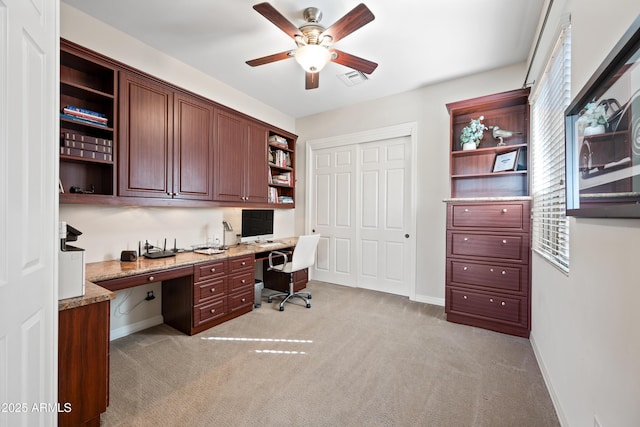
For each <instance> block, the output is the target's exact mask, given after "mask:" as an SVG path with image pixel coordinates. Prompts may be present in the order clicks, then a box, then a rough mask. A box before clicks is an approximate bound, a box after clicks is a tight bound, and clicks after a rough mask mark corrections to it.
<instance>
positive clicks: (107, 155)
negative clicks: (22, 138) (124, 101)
mask: <svg viewBox="0 0 640 427" xmlns="http://www.w3.org/2000/svg"><path fill="white" fill-rule="evenodd" d="M117 84H118V83H117V70H116V68H115V66H114V65H113V64H112V63H110V62H108V61H106V60H103V59H101V58H99V57H96V56H94V55H93V54H92V52H91V51H88V50H86V49H84V48H82V47H80V46H78V45H75V44H73V43H70V42H67V41H64V40H62V41H61V42H60V183H61V186H62V188H63V189H64V193H62V194H60V199H61V201H81V200H88V201H90V202H91V201H93V202H97V203H99V202H100V198H101V197H102V198H104V196H110V197H112V196H114V195H115V190H116V175H115V171H114V164H115V161H116V153H117V150H116V147H117V141H116V135H115V133H114V129H116V128H117V115H116V108H117V102H118V101H117V97H118V94H117V87H118V86H117ZM70 109H71V110H70ZM87 112H91V113H95V114H88V113H87ZM83 117H89V119H86V118H83Z"/></svg>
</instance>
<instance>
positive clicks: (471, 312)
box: [445, 89, 531, 337]
mask: <svg viewBox="0 0 640 427" xmlns="http://www.w3.org/2000/svg"><path fill="white" fill-rule="evenodd" d="M527 97H528V89H522V90H516V91H511V92H505V93H500V94H496V95H489V96H486V97H482V98H476V99H472V100H467V101H461V102H456V103H451V104H447V108H448V109H449V112H450V114H451V141H450V144H451V145H450V146H451V164H450V166H451V169H450V170H451V199H449V200H447V230H446V238H447V241H446V251H447V252H446V257H447V258H446V289H445V311H446V313H447V320H449V321H452V322H457V323H463V324H467V325H472V326H478V327H482V328H486V329H491V330H495V331H498V332H503V333H508V334H513V335H518V336H524V337H528V336H529V331H530V329H531V319H530V316H531V314H530V313H531V308H530V307H531V303H530V299H529V296H530V283H531V279H530V277H531V275H530V268H529V266H530V260H531V230H530V228H531V218H530V216H531V207H530V200H529V197H528V194H529V178H528V169H529V168H528V161H527V148H528V122H529V109H528V100H527ZM479 116H484V123H485V125H486V126H488V127H490V129H489V130H487V131H485V136H484V139H483V140H482V141H481V143H480V146H479V148H478V149H476V150H462V147H461V145H460V141H459V135H460V133H461V131H462V128H463V127H464V126H466V125H467V124H468V123H469V121H470V120H471V119H475V118H478V117H479ZM495 127H497V128H499V129H503V130H507V131H509V132H511V133H512V134H513V136H511V137H509V138H506V139H505V140H504V143H505V145H499V140H497V139H495V138H493V136H492V133H493V132H492V131H493V128H495ZM510 152H514V154H515V156H516V159H518V158H519V159H520V162H517V161H516V162H514V165H513V167H512V168H508V169H509V170H505V171H496V172H494V166H495V164H496V161H497V160H499V158H500V156H501V155H503V154H505V153H510ZM518 165H519V166H518Z"/></svg>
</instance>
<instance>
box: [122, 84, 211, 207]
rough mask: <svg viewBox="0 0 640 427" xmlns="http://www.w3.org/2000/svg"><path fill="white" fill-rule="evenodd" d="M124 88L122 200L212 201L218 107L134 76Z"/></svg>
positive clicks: (123, 85)
mask: <svg viewBox="0 0 640 427" xmlns="http://www.w3.org/2000/svg"><path fill="white" fill-rule="evenodd" d="M120 88H121V95H120V100H121V101H120V141H121V157H120V163H119V165H120V171H119V174H120V188H119V195H120V196H135V197H159V198H174V199H192V200H211V197H212V189H213V180H212V171H213V144H212V139H213V104H210V103H207V102H204V101H202V100H200V99H198V98H196V97H194V96H190V95H188V94H186V93H183V92H180V91H176V90H175V89H174V88H172V87H170V86H167V85H164V84H161V83H158V82H156V81H154V80H152V79H148V78H146V77H144V76H140V75H137V74H135V73H130V72H122V73H121V77H120Z"/></svg>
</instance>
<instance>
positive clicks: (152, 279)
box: [147, 276, 156, 282]
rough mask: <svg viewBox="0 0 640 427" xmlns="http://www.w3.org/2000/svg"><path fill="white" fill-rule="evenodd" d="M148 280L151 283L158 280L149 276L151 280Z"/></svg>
mask: <svg viewBox="0 0 640 427" xmlns="http://www.w3.org/2000/svg"><path fill="white" fill-rule="evenodd" d="M147 280H148V281H150V282H153V281H154V280H156V278H155V277H153V276H149V278H148V279H147Z"/></svg>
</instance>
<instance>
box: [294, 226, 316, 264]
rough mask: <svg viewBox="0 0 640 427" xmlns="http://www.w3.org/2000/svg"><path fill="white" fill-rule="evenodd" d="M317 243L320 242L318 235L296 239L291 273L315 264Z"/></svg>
mask: <svg viewBox="0 0 640 427" xmlns="http://www.w3.org/2000/svg"><path fill="white" fill-rule="evenodd" d="M318 241H320V235H319V234H309V235H306V236H300V237H298V243H296V247H295V249H294V250H293V260H292V261H291V271H298V270H302V269H303V268H307V267H311V266H312V265H313V264H314V263H315V262H316V249H317V247H318Z"/></svg>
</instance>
